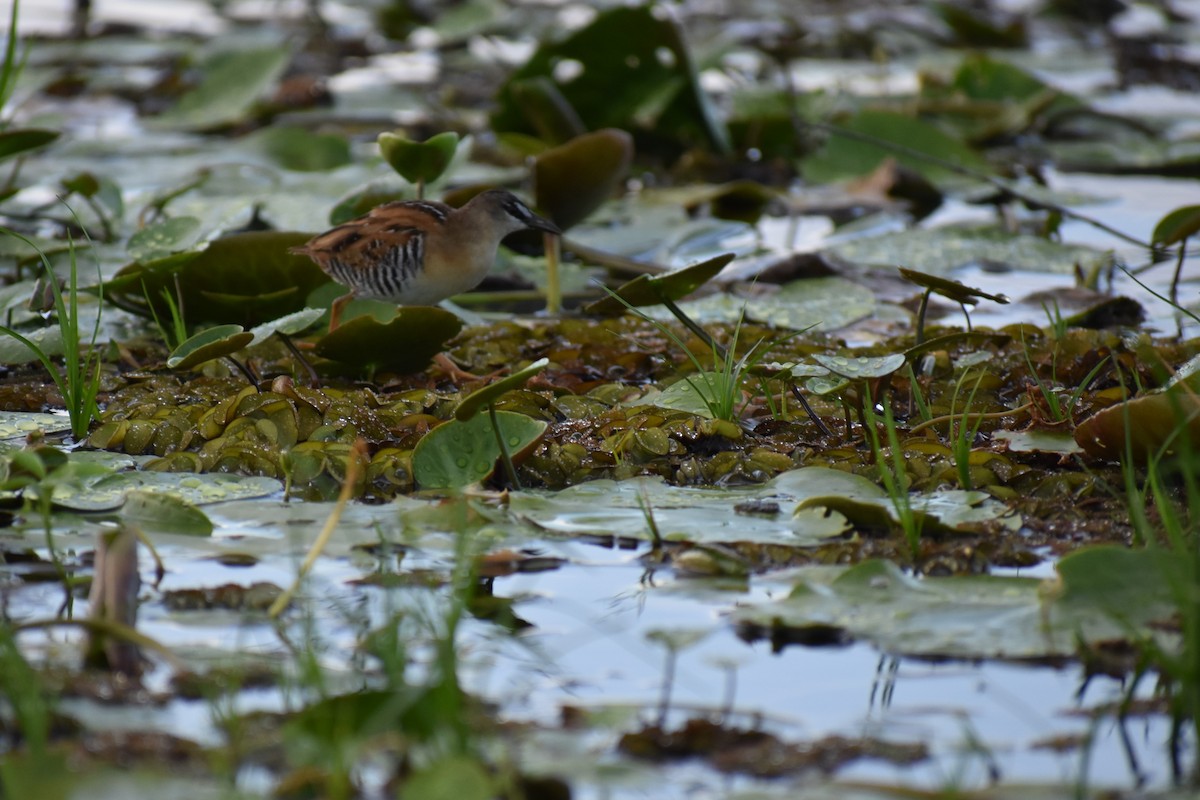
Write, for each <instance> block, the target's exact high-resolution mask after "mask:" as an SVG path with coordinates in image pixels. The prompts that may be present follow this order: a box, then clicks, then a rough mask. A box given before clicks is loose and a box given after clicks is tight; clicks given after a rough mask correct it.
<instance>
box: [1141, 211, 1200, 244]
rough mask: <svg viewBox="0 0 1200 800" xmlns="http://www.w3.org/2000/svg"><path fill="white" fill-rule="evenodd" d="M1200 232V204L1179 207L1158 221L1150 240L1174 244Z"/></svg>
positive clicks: (1156, 242) (1155, 242)
mask: <svg viewBox="0 0 1200 800" xmlns="http://www.w3.org/2000/svg"><path fill="white" fill-rule="evenodd" d="M1197 233H1200V206H1183V207H1182V208H1177V209H1175V210H1174V211H1172V212H1171V213H1169V214H1167V215H1166V216H1165V217H1163V218H1162V219H1160V220H1159V221H1158V224H1157V225H1155V226H1154V233H1153V234H1152V235H1151V237H1150V241H1151V243H1153V244H1156V245H1164V246H1165V245H1172V244H1175V243H1177V242H1182V241H1183V240H1184V239H1187V238H1188V237H1191V236H1195V235H1196V234H1197Z"/></svg>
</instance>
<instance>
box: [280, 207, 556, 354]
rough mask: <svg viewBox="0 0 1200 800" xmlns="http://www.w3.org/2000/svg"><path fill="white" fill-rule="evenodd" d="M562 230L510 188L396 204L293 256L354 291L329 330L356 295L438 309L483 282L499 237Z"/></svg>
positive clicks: (335, 308) (339, 304) (341, 301)
mask: <svg viewBox="0 0 1200 800" xmlns="http://www.w3.org/2000/svg"><path fill="white" fill-rule="evenodd" d="M525 229H530V230H536V231H545V232H546V233H551V234H554V235H556V236H559V235H562V231H561V230H559V228H558V226H557V225H555V224H554V223H553V222H551V221H549V220H547V219H544V218H543V217H540V216H538V215H537V214H535V213H534V212H533V211H532V210H531V209H530V208H529V206H528V205H526V204H525V203H524V202H523V201H522V200H521V199H520V198H519V197H517V196H516V195H515V194H513V193H512V192H509V191H507V190H505V189H490V190H488V191H486V192H481V193H480V194H477V195H475V197H473V198H471V200H470V201H469V202H468V203H467V204H466V205H464V206H462V207H461V208H453V207H452V206H449V205H446V204H445V203H441V202H438V201H436V200H397V201H394V202H391V203H384V204H383V205H379V206H376V207H375V208H373V209H371V211H369V212H367V213H366V214H364V215H363V216H361V217H358V218H356V219H353V220H350V221H349V222H345V223H343V224H341V225H338V226H337V227H336V228H331V229H330V230H328V231H326V232H325V233H322V234H319V235H317V236H315V237H313V238H312V239H310V240H309V241H308V242H306V243H305V244H303V245H301V246H299V247H293V248H290V249H289V251H288V252H290V253H294V254H296V255H303V256H308V257H309V258H311V259H312V260H313V261H314V262H315V263H316V265H317V266H319V267H320V268H321V269H322V270H323V271H324V272H325V274H326V275H328V276H329V277H331V278H333V279H334V280H335V281H337V282H338V283H341V284H344V285H345V286H347V287H348V288H349V289H350V291H349V292H348V293H347V294H345V295H343V296H342V297H339V298H338V299H337V300H334V301H333V305H332V306H331V307H330V311H329V330H331V331H332V330H334V329H336V328H337V327H338V325H339V323H340V321H341V314H342V310H343V308H344V307H345V305H346V303H348V302H350V300H352V299H354V298H355V297H369V298H375V299H379V300H390V301H392V302H394V303H398V304H400V305H434V304H436V303H440V302H441V301H442V300H445V299H446V298H448V297H451V296H453V295H456V294H459V293H460V292H466V291H470V290H471V289H474V288H475V287H476V286H478V285H479V284H480V282H481V281H483V279H484V277H485V276H486V275H487V273H488V270H489V269H491V267H492V263H493V262H494V261H495V260H496V249H497V248H498V247H499V246H500V240H501V239H503V238H504V237H505V236H507V235H508V234H510V233H514V232H516V231H519V230H525Z"/></svg>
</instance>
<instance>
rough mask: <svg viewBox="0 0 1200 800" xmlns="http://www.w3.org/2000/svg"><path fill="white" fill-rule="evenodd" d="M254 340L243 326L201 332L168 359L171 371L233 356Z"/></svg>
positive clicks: (222, 327)
mask: <svg viewBox="0 0 1200 800" xmlns="http://www.w3.org/2000/svg"><path fill="white" fill-rule="evenodd" d="M253 338H254V334H252V333H250V332H249V331H246V330H244V329H243V328H242V326H241V325H217V326H216V327H213V328H209V329H207V330H203V331H200V333H197V334H196V335H195V336H192V337H191V338H190V339H188V340H187V341H185V342H184V343H183V344H181V345H179V347H176V348H175V349H174V350H173V351H172V352H171V357H170V358H168V359H167V366H168V367H170V368H171V369H191V368H192V367H196V366H199V365H200V364H203V363H204V362H206V361H212V360H213V359H214V358H221V357H222V356H228V355H233V354H234V353H236V352H237V351H238V350H241V349H242V348H244V347H245V346H246V345H248V344H250V341H251V340H252V339H253Z"/></svg>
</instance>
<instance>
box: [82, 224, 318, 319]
mask: <svg viewBox="0 0 1200 800" xmlns="http://www.w3.org/2000/svg"><path fill="white" fill-rule="evenodd" d="M310 238H311V234H307V233H295V232H287V231H249V232H246V233H236V234H232V235H230V236H224V237H222V238H220V239H215V240H213V241H211V242H208V243H207V244H206V245H205V246H203V248H202V249H197V250H192V251H188V252H183V253H175V254H172V255H169V256H166V257H164V258H159V259H154V260H150V261H138V262H134V263H132V264H129V265H127V266H125V267H122V268H121V269H120V270H119V271H118V272H117V274H116V275H115V276H114V277H113V278H112V279H111V280H109V281H107V282H106V283H105V284H104V287H103V291H104V299H105V300H106V301H111V302H113V303H114V304H115V305H117V306H119V307H121V308H123V309H125V310H126V311H130V312H132V313H135V314H140V315H142V316H146V317H150V316H152V314H151V306H153V308H154V310H155V312H157V314H158V316H159V318H160V319H169V318H170V309H169V308H168V307H167V306H166V304H165V301H164V300H163V299H162V293H163V291H164V290H165V291H167V292H169V293H170V294H171V295H172V296H175V294H176V291H178V292H179V300H180V301H181V302H180V306H181V307H182V308H183V309H184V312H185V314H186V315H187V322H188V323H189V324H198V323H202V322H222V323H225V322H231V321H234V322H239V323H241V324H242V325H246V326H254V325H258V324H259V323H262V322H267V321H269V320H273V319H277V318H279V317H282V316H283V315H285V314H291V313H292V312H294V311H299V310H301V309H302V308H304V307H305V300H306V298H307V297H308V295H309V293H310V292H311V291H313V290H314V289H315V288H317V287H318V286H321V285H323V284H325V283H328V282H329V278H328V277H327V276H326V275H325V273H324V272H322V271H321V268H320V267H318V266H317V265H316V264H314V263H313V262H312V261H311V260H310V259H308V258H306V257H304V256H298V255H293V254H291V253H288V248H290V247H295V246H298V245H301V244H304V243H305V242H307V241H308V240H309V239H310Z"/></svg>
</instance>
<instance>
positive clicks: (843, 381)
mask: <svg viewBox="0 0 1200 800" xmlns="http://www.w3.org/2000/svg"><path fill="white" fill-rule="evenodd" d="M849 385H850V379H849V378H846V377H843V376H841V375H814V376H813V377H811V378H809V379H808V380H806V381H805V382H804V388H805V389H807V390H808V391H809V392H811V393H812V394H815V395H821V396H823V395H827V394H832V395H837V394H838V393H839V392H841V391H842V390H843V389H845V388H846V387H847V386H849Z"/></svg>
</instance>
